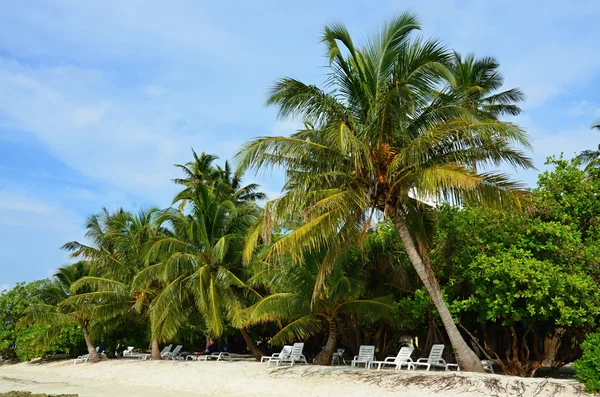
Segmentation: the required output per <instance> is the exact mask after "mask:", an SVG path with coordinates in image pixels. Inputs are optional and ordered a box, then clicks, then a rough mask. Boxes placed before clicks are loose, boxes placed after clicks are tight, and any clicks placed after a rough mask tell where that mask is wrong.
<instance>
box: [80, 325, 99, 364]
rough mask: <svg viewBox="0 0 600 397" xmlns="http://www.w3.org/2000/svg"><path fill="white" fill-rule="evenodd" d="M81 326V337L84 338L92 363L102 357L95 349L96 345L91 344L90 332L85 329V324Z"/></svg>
mask: <svg viewBox="0 0 600 397" xmlns="http://www.w3.org/2000/svg"><path fill="white" fill-rule="evenodd" d="M81 328H82V329H83V338H84V339H85V344H86V346H87V349H88V354H89V355H90V360H92V362H93V363H97V362H98V361H100V360H102V358H101V357H100V354H98V350H96V347H95V346H94V345H93V344H92V340H91V339H90V334H89V332H88V330H87V325H82V326H81Z"/></svg>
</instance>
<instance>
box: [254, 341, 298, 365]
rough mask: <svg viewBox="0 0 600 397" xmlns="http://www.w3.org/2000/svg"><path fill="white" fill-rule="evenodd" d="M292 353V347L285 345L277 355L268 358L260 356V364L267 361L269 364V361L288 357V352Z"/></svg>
mask: <svg viewBox="0 0 600 397" xmlns="http://www.w3.org/2000/svg"><path fill="white" fill-rule="evenodd" d="M291 351H292V346H290V345H285V346H283V349H281V352H279V353H273V354H272V355H270V356H262V357H261V358H260V362H261V363H262V362H264V361H265V360H269V362H270V361H271V359H276V358H279V357H280V356H281V355H288V354H290V352H291Z"/></svg>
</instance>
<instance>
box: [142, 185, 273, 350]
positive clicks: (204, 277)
mask: <svg viewBox="0 0 600 397" xmlns="http://www.w3.org/2000/svg"><path fill="white" fill-rule="evenodd" d="M194 193H195V194H196V196H195V197H194V200H193V201H188V203H189V204H190V205H189V206H188V208H187V210H186V213H182V212H181V211H177V210H173V209H171V210H167V211H165V212H164V213H163V214H162V215H161V217H160V218H159V220H158V222H159V225H160V226H161V227H165V228H168V229H169V230H170V235H168V236H164V237H162V238H159V239H157V241H155V242H154V243H153V245H152V246H151V247H150V249H149V251H148V261H149V262H150V263H155V264H153V265H150V266H148V267H147V268H145V269H144V270H142V271H141V272H140V273H139V274H138V275H137V276H136V278H135V280H134V283H133V285H134V286H143V285H146V284H147V283H150V282H153V281H154V280H160V281H161V282H163V283H164V285H165V286H166V287H165V288H164V289H163V290H162V291H161V292H160V294H159V295H158V296H157V297H156V298H155V299H154V300H153V302H152V304H151V306H150V310H151V312H152V313H153V314H152V315H153V317H154V318H155V320H154V321H153V322H154V324H155V327H160V328H161V330H162V331H161V332H162V335H163V337H165V338H168V337H171V336H173V335H174V334H175V333H176V332H177V330H178V329H179V327H180V326H181V324H183V323H184V322H186V321H187V320H188V318H189V316H190V315H191V313H192V309H193V308H194V307H195V308H197V309H198V310H199V311H200V313H201V314H202V315H203V317H204V320H205V323H206V325H207V327H208V329H209V330H210V331H211V332H212V334H213V335H214V336H220V335H221V333H222V332H223V326H224V322H225V320H228V321H229V323H231V324H232V325H233V326H235V327H237V328H239V329H240V332H241V333H242V336H243V337H244V339H245V340H246V343H247V344H248V347H249V348H250V350H251V351H252V352H253V354H254V355H255V356H257V357H260V356H261V353H260V351H259V350H258V348H257V347H256V346H255V345H254V343H253V342H252V340H251V339H250V338H249V336H248V334H247V332H246V330H245V328H244V326H245V323H246V320H245V317H244V309H245V307H246V303H252V302H253V301H255V300H256V299H259V298H260V295H258V294H257V293H256V292H255V291H254V290H253V289H252V288H250V287H249V286H248V285H247V284H246V283H245V282H244V281H243V279H242V278H240V277H239V274H240V267H241V265H242V261H241V258H242V251H243V247H244V241H245V238H246V233H247V232H248V230H249V228H250V226H251V225H252V224H254V223H255V222H256V219H257V217H258V216H259V214H260V210H259V208H258V207H257V206H256V204H254V203H251V202H243V203H234V202H233V201H230V200H225V201H219V200H218V199H217V197H216V196H215V194H214V191H213V190H212V189H200V190H198V191H196V192H194Z"/></svg>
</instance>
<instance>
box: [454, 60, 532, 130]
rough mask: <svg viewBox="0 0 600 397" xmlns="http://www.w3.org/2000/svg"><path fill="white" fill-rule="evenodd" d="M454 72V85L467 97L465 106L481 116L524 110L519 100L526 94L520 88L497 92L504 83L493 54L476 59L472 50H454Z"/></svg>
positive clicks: (514, 114)
mask: <svg viewBox="0 0 600 397" xmlns="http://www.w3.org/2000/svg"><path fill="white" fill-rule="evenodd" d="M449 68H450V71H451V72H452V77H453V81H452V82H451V83H452V84H451V85H452V88H453V89H454V90H455V91H457V92H458V93H459V95H461V96H462V97H463V100H464V104H463V105H464V106H465V107H467V108H468V109H469V110H470V111H471V112H473V113H475V114H476V115H477V117H479V118H482V119H483V118H486V117H490V118H497V117H498V116H506V115H511V116H516V115H518V114H520V113H521V108H519V107H518V106H517V103H518V102H521V101H523V100H524V99H525V95H524V94H523V92H521V90H520V89H518V88H512V89H510V90H506V91H502V92H496V91H497V90H498V89H500V88H501V87H502V85H503V83H504V77H503V76H502V74H501V73H500V71H499V70H498V69H499V68H500V64H499V63H498V62H497V61H496V60H495V59H494V58H491V57H484V58H479V59H476V58H475V55H473V54H469V55H467V56H466V57H465V58H463V57H462V56H461V55H460V54H459V53H458V52H454V53H453V55H452V59H451V62H450V65H449Z"/></svg>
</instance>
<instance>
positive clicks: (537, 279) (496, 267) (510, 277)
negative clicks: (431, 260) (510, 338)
mask: <svg viewBox="0 0 600 397" xmlns="http://www.w3.org/2000/svg"><path fill="white" fill-rule="evenodd" d="M465 276H466V280H467V282H468V285H469V287H470V290H471V293H470V294H469V297H468V298H467V299H464V300H457V301H455V302H454V304H453V307H454V309H455V310H456V311H458V312H461V311H470V312H472V313H475V314H476V316H477V318H478V321H486V320H488V321H498V322H501V323H502V324H503V325H510V324H511V323H512V322H521V323H523V324H526V325H531V324H533V323H535V322H536V321H550V322H552V323H553V324H554V325H556V326H563V327H570V326H574V327H579V328H581V327H584V326H586V325H589V326H594V325H595V324H596V318H597V317H598V315H600V293H599V291H598V286H597V285H596V283H595V282H594V280H593V279H592V278H590V277H589V276H587V275H585V274H582V273H565V272H564V271H563V269H562V268H561V267H560V266H557V265H555V264H553V263H552V262H549V261H540V260H537V259H535V258H533V257H532V255H531V254H529V253H527V252H525V251H523V250H520V249H511V250H509V251H508V252H504V253H500V254H497V255H494V256H486V255H483V254H481V255H479V256H477V257H476V258H475V260H474V261H473V262H472V263H471V264H470V265H469V267H468V269H467V272H466V273H465Z"/></svg>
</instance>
